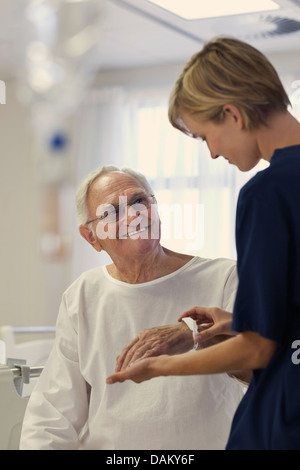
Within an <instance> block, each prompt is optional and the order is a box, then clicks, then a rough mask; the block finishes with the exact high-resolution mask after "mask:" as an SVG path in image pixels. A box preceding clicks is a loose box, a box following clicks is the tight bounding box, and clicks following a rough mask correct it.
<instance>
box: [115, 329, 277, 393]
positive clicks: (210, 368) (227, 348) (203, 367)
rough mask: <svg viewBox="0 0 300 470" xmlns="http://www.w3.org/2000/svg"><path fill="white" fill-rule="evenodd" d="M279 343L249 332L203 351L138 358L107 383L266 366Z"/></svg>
mask: <svg viewBox="0 0 300 470" xmlns="http://www.w3.org/2000/svg"><path fill="white" fill-rule="evenodd" d="M276 349H277V343H276V342H274V341H272V340H270V339H266V338H263V337H262V336H260V335H259V334H258V333H255V332H252V331H245V332H243V333H241V334H240V335H238V336H235V337H233V338H230V339H228V340H227V341H224V342H222V343H219V344H216V345H214V346H211V347H209V348H205V349H201V350H199V351H193V352H188V353H184V354H177V355H175V356H167V355H163V356H158V357H151V358H147V359H143V360H141V361H137V362H136V363H134V364H133V365H132V366H131V367H128V368H127V369H125V370H124V371H121V372H118V373H115V374H112V375H111V376H110V377H108V378H107V383H108V384H112V383H115V382H124V381H125V380H132V381H134V382H136V383H140V382H143V381H145V380H149V379H152V378H154V377H160V376H169V375H198V374H201V375H205V374H217V373H223V372H228V371H232V370H248V369H251V370H253V369H263V368H265V367H266V366H267V365H268V364H269V362H270V360H271V359H272V357H273V355H274V354H275V351H276Z"/></svg>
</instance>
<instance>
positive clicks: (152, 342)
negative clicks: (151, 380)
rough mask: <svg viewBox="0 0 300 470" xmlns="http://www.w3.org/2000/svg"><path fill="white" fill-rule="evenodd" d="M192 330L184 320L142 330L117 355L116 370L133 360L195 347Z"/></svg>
mask: <svg viewBox="0 0 300 470" xmlns="http://www.w3.org/2000/svg"><path fill="white" fill-rule="evenodd" d="M193 345H194V341H193V335H192V332H191V330H190V329H189V328H188V327H187V326H186V324H185V323H184V322H182V323H179V324H178V323H175V324H174V325H165V326H158V327H155V328H149V329H147V330H143V331H141V332H140V333H139V334H138V335H137V336H136V338H134V339H133V340H132V341H131V342H130V343H129V344H128V345H127V346H125V347H124V349H123V350H122V352H121V354H120V355H119V356H118V357H117V362H116V368H115V371H116V372H119V371H121V370H124V369H126V368H127V367H128V366H130V365H131V364H132V363H133V362H136V361H137V360H139V359H145V358H148V357H154V356H160V355H162V354H168V355H174V354H181V353H184V352H187V351H189V350H191V349H192V348H193Z"/></svg>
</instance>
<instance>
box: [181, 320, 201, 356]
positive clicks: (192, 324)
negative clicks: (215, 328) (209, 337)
mask: <svg viewBox="0 0 300 470" xmlns="http://www.w3.org/2000/svg"><path fill="white" fill-rule="evenodd" d="M182 321H183V322H184V323H185V324H186V326H187V327H188V328H189V330H190V331H191V332H192V335H193V341H194V347H193V349H194V350H195V351H196V350H197V349H198V347H199V343H197V342H196V341H195V339H194V338H195V335H196V334H197V333H198V326H197V323H196V322H195V320H193V319H192V318H190V317H185V318H182Z"/></svg>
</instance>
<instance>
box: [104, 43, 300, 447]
mask: <svg viewBox="0 0 300 470" xmlns="http://www.w3.org/2000/svg"><path fill="white" fill-rule="evenodd" d="M288 105H289V100H288V97H287V94H286V92H285V91H284V88H283V86H282V84H281V82H280V79H279V77H278V75H277V73H276V71H275V70H274V68H273V66H272V65H271V64H270V62H269V61H268V60H267V58H266V57H265V56H264V55H263V54H261V53H260V52H259V51H257V50H256V49H255V48H253V47H252V46H250V45H248V44H246V43H244V42H241V41H239V40H236V39H233V38H216V39H213V40H211V41H210V42H208V43H207V44H206V45H205V46H204V48H203V49H202V50H201V51H200V52H199V53H197V54H196V55H194V56H193V57H192V58H191V59H190V61H189V62H188V63H187V64H186V66H185V67H184V69H183V71H182V73H181V75H180V76H179V78H178V80H177V83H176V85H175V87H174V89H173V92H172V94H171V98H170V107H169V119H170V121H171V123H172V124H173V126H175V127H176V128H178V129H179V130H180V131H182V132H184V133H185V134H187V135H190V136H192V137H194V138H198V139H200V140H204V141H206V143H207V146H208V148H209V150H210V153H211V157H212V158H213V159H216V158H218V157H219V156H223V157H224V158H225V159H226V160H228V162H229V163H231V164H234V165H236V166H237V167H238V168H239V169H240V170H241V171H248V170H250V169H252V168H254V167H255V166H256V164H257V163H258V162H259V161H260V160H261V159H264V160H267V161H269V162H270V165H269V167H268V168H267V169H265V170H263V171H260V172H258V173H257V174H256V176H254V177H253V178H252V179H251V180H250V181H249V182H248V183H247V184H246V185H245V186H244V187H243V188H242V190H241V191H240V195H239V199H238V205H237V219H236V245H237V254H238V275H239V287H238V291H237V296H236V301H235V307H234V312H233V320H232V322H231V318H230V316H229V314H228V313H227V312H225V311H223V310H220V309H214V308H206V307H205V306H203V307H202V306H201V307H195V308H194V309H192V310H189V311H188V312H185V313H184V314H183V315H182V317H184V316H191V317H192V318H194V319H196V320H197V322H198V324H201V323H203V322H205V323H210V324H211V325H212V326H211V328H209V329H207V330H206V331H205V332H201V335H200V336H199V338H196V339H198V341H202V340H204V339H207V338H208V337H211V336H213V335H215V334H220V333H223V334H224V333H226V334H228V335H231V338H229V339H228V341H225V342H223V343H221V344H217V345H215V346H212V347H210V348H206V349H202V350H199V351H196V352H193V353H185V354H178V355H174V356H166V355H163V356H158V357H153V358H147V359H142V360H140V361H138V362H136V363H135V364H133V365H131V367H129V368H127V369H125V370H124V371H121V372H118V373H116V374H113V375H112V376H110V377H109V378H108V379H107V382H108V383H114V382H122V381H124V380H127V379H130V380H133V381H135V382H142V381H144V380H149V379H151V378H153V377H158V376H169V375H194V374H210V373H220V372H224V371H226V370H234V369H248V368H251V369H253V371H254V373H253V378H252V381H251V384H250V386H249V388H248V391H247V393H246V394H245V397H244V398H243V400H242V402H241V404H240V405H239V407H238V409H237V411H236V414H235V416H234V419H233V423H232V427H231V432H230V435H229V439H228V443H227V449H294V450H295V449H300V400H299V389H300V364H299V361H295V360H293V358H294V357H295V345H297V344H300V341H299V340H300V182H299V181H300V124H299V122H298V121H297V120H296V119H295V118H294V117H293V116H292V115H291V114H290V112H289V111H288ZM182 317H181V318H182ZM181 318H180V319H181Z"/></svg>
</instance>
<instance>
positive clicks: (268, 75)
mask: <svg viewBox="0 0 300 470" xmlns="http://www.w3.org/2000/svg"><path fill="white" fill-rule="evenodd" d="M226 104H233V105H235V106H237V107H238V109H239V110H240V112H241V114H242V116H243V120H244V126H245V128H246V129H255V128H257V127H259V126H260V125H264V124H266V119H267V118H268V116H269V115H270V114H271V113H272V112H273V111H276V110H277V111H284V110H286V109H287V106H288V105H289V104H290V102H289V98H288V96H287V94H286V92H285V90H284V88H283V85H282V83H281V81H280V79H279V77H278V74H277V72H276V70H275V69H274V67H273V66H272V64H271V63H270V62H269V61H268V59H267V58H266V57H265V56H264V55H263V54H262V53H261V52H259V51H258V50H257V49H255V48H254V47H252V46H250V45H249V44H246V43H244V42H242V41H239V40H237V39H234V38H228V37H227V38H226V37H219V38H215V39H212V40H211V41H209V42H208V43H207V44H206V45H205V46H204V47H203V49H202V50H201V51H200V52H198V53H197V54H195V55H194V56H193V57H192V58H191V59H190V60H189V62H188V63H187V64H186V65H185V67H184V69H183V71H182V73H181V74H180V76H179V78H178V80H177V82H176V84H175V87H174V89H173V91H172V93H171V96H170V102H169V120H170V122H171V124H172V125H173V126H174V127H176V128H178V129H180V130H181V131H183V132H185V133H187V130H186V129H185V128H184V126H182V123H181V122H180V116H179V113H180V111H185V112H187V113H190V114H192V115H198V117H199V118H201V119H204V120H212V121H214V122H216V123H218V122H222V120H223V119H224V116H225V115H224V111H223V107H224V105H226Z"/></svg>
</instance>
